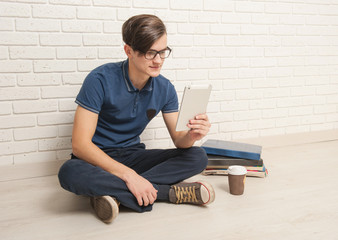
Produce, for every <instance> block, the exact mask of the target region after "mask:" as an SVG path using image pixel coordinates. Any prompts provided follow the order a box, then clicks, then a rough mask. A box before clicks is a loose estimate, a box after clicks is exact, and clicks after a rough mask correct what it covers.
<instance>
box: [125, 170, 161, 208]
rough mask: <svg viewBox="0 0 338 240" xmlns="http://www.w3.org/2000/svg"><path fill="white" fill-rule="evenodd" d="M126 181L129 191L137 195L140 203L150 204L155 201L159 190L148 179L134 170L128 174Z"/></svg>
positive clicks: (142, 204) (141, 204)
mask: <svg viewBox="0 0 338 240" xmlns="http://www.w3.org/2000/svg"><path fill="white" fill-rule="evenodd" d="M125 182H126V184H127V187H128V189H129V191H130V192H131V193H132V194H133V195H134V196H135V197H136V199H137V202H138V205H140V206H148V205H149V204H153V203H154V202H155V200H156V198H157V190H156V189H155V188H154V186H153V185H152V184H151V183H150V182H149V181H148V180H147V179H145V178H143V177H142V176H140V175H138V174H137V173H136V172H134V171H133V172H131V173H130V174H128V176H127V177H126V180H125Z"/></svg>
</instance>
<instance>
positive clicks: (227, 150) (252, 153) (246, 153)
mask: <svg viewBox="0 0 338 240" xmlns="http://www.w3.org/2000/svg"><path fill="white" fill-rule="evenodd" d="M201 147H202V148H203V149H204V150H205V151H206V153H207V154H212V155H221V156H226V157H234V158H244V159H249V160H260V159H261V153H262V146H259V145H254V144H248V143H240V142H232V141H224V140H215V139H209V140H207V141H206V142H204V143H203V144H202V146H201Z"/></svg>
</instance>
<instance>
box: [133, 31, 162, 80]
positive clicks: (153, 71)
mask: <svg viewBox="0 0 338 240" xmlns="http://www.w3.org/2000/svg"><path fill="white" fill-rule="evenodd" d="M166 48H167V35H166V34H164V35H163V36H162V37H161V38H159V39H158V40H157V41H156V42H155V43H154V44H153V45H152V46H151V48H150V49H149V50H155V51H161V50H165V49H166ZM128 57H129V61H130V64H131V65H132V66H131V68H132V69H133V70H135V71H136V72H135V73H136V75H137V76H138V77H140V78H142V79H148V78H149V77H157V76H158V75H159V74H160V72H161V68H162V65H163V63H164V59H161V58H160V56H159V54H157V55H156V57H155V58H154V59H152V60H148V59H146V58H145V56H144V54H142V53H139V52H137V51H133V50H132V49H131V54H130V55H128ZM135 80H136V79H135Z"/></svg>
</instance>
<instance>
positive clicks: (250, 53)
mask: <svg viewBox="0 0 338 240" xmlns="http://www.w3.org/2000/svg"><path fill="white" fill-rule="evenodd" d="M236 56H238V57H263V56H264V48H263V47H241V48H237V50H236Z"/></svg>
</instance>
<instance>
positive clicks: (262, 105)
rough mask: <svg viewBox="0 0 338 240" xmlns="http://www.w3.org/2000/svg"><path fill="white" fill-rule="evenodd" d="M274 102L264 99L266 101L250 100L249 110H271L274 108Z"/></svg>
mask: <svg viewBox="0 0 338 240" xmlns="http://www.w3.org/2000/svg"><path fill="white" fill-rule="evenodd" d="M276 106H277V104H276V100H274V99H266V100H261V99H259V100H250V109H271V108H276Z"/></svg>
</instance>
